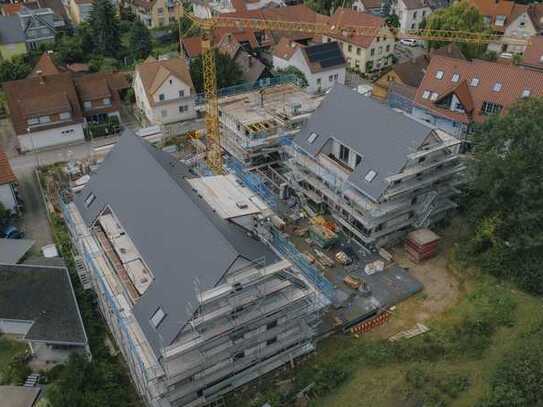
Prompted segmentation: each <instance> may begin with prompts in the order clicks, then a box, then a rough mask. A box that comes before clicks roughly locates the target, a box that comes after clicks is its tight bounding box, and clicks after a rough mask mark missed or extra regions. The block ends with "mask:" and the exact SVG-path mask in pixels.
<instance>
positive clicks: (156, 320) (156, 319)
mask: <svg viewBox="0 0 543 407" xmlns="http://www.w3.org/2000/svg"><path fill="white" fill-rule="evenodd" d="M164 318H166V314H165V313H164V311H163V310H162V308H158V309H157V310H156V311H155V313H154V314H153V316H152V317H151V324H153V326H154V327H155V329H156V328H158V326H159V325H160V323H161V322H162V321H164Z"/></svg>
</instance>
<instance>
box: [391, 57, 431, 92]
mask: <svg viewBox="0 0 543 407" xmlns="http://www.w3.org/2000/svg"><path fill="white" fill-rule="evenodd" d="M428 63H429V62H428V59H427V57H426V56H425V55H421V56H419V57H418V58H414V59H410V60H408V61H405V62H401V63H399V64H395V65H393V66H392V70H393V71H394V72H395V73H396V75H398V77H399V78H400V80H401V81H402V83H404V84H406V85H409V86H412V87H415V88H416V87H418V86H419V85H420V83H421V81H422V79H423V78H424V74H425V73H426V68H427V67H428ZM385 75H386V74H385Z"/></svg>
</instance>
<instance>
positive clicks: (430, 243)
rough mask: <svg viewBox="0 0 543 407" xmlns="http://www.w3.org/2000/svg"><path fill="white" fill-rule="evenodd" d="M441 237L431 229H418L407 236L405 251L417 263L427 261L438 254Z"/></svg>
mask: <svg viewBox="0 0 543 407" xmlns="http://www.w3.org/2000/svg"><path fill="white" fill-rule="evenodd" d="M439 239H440V237H439V236H438V235H436V234H435V233H434V232H432V231H431V230H430V229H418V230H415V231H413V232H411V233H409V234H408V235H407V239H406V241H405V251H406V252H407V254H408V256H409V258H410V259H411V260H412V261H414V262H415V263H420V262H421V261H424V260H427V259H429V258H431V257H433V256H434V255H435V253H436V249H437V245H438V243H439Z"/></svg>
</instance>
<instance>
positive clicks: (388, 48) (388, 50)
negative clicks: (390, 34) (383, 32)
mask: <svg viewBox="0 0 543 407" xmlns="http://www.w3.org/2000/svg"><path fill="white" fill-rule="evenodd" d="M386 50H387V52H390V44H389V45H387V48H386Z"/></svg>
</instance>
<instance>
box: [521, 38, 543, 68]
mask: <svg viewBox="0 0 543 407" xmlns="http://www.w3.org/2000/svg"><path fill="white" fill-rule="evenodd" d="M521 64H522V65H527V66H530V67H534V68H538V69H543V37H541V36H535V37H532V38H530V44H528V46H527V47H526V50H525V51H524V55H523V56H522V62H521Z"/></svg>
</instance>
